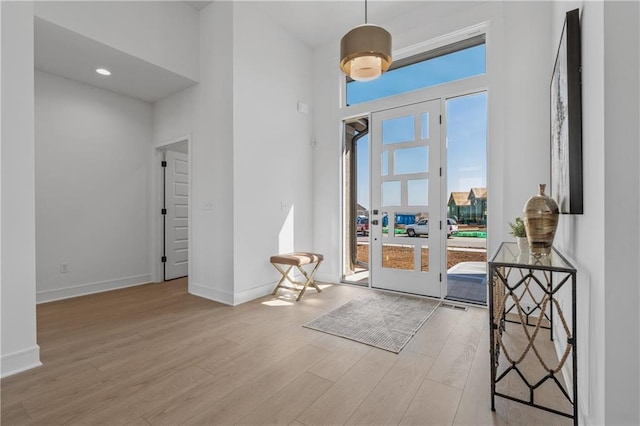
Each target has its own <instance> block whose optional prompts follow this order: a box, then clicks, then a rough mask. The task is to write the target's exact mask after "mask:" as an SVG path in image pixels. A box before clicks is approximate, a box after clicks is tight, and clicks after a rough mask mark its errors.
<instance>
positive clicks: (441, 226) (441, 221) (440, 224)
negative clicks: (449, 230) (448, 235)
mask: <svg viewBox="0 0 640 426" xmlns="http://www.w3.org/2000/svg"><path fill="white" fill-rule="evenodd" d="M440 230H442V221H440Z"/></svg>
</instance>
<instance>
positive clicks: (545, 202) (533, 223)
mask: <svg viewBox="0 0 640 426" xmlns="http://www.w3.org/2000/svg"><path fill="white" fill-rule="evenodd" d="M545 187H546V185H544V184H540V185H538V195H534V196H533V197H531V198H529V200H527V203H526V204H525V205H524V210H523V213H524V227H525V229H526V230H527V238H528V239H529V250H530V252H531V254H533V255H534V256H545V255H548V254H549V253H551V246H552V245H553V238H554V237H555V235H556V229H557V228H558V213H559V211H558V204H556V202H555V201H554V200H553V199H552V198H549V197H547V196H546V195H545V193H544V189H545Z"/></svg>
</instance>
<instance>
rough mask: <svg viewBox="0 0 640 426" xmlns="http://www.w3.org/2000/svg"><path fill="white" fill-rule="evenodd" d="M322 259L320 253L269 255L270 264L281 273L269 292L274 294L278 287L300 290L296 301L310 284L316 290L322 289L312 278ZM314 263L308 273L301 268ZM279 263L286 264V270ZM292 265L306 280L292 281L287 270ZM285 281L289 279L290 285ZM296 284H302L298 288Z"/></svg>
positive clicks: (289, 269)
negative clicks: (285, 283)
mask: <svg viewBox="0 0 640 426" xmlns="http://www.w3.org/2000/svg"><path fill="white" fill-rule="evenodd" d="M323 260H324V257H323V256H322V255H321V254H317V253H307V252H295V253H285V254H278V255H275V256H271V259H270V262H271V264H272V265H273V266H274V267H275V268H276V269H277V270H278V271H279V272H280V273H281V274H282V278H280V281H278V284H277V285H276V287H275V288H274V289H273V292H272V293H271V294H276V293H277V291H278V289H279V288H286V289H289V290H296V291H299V292H300V293H299V294H298V298H297V299H296V301H299V300H300V299H302V296H303V295H304V292H305V291H306V290H307V287H308V286H310V285H311V286H313V287H314V288H315V289H316V290H317V291H318V292H320V291H322V290H320V287H318V286H317V285H316V283H315V281H314V280H313V275H314V274H315V273H316V271H317V270H318V267H319V266H320V264H321V263H322V261H323ZM314 263H315V266H314V268H313V270H312V271H311V272H310V273H307V271H305V270H304V268H302V266H303V265H311V264H314ZM280 265H286V270H285V269H284V268H283V267H282V266H280ZM293 267H296V268H298V270H299V271H300V273H301V274H302V275H303V276H304V278H305V279H306V281H304V282H300V281H294V280H293V279H291V277H289V272H290V271H291V269H292V268H293ZM285 281H289V282H290V283H291V287H289V286H286V285H284V282H285ZM296 286H302V288H298V287H296Z"/></svg>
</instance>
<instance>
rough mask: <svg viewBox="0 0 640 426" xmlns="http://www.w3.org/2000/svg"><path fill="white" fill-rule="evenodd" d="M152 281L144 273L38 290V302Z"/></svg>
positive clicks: (148, 275) (149, 276)
mask: <svg viewBox="0 0 640 426" xmlns="http://www.w3.org/2000/svg"><path fill="white" fill-rule="evenodd" d="M150 282H151V274H144V275H137V276H134V277H125V278H118V279H115V280H109V281H100V282H95V283H88V284H80V285H75V286H71V287H64V288H59V289H55V290H45V291H38V292H36V303H46V302H53V301H55V300H62V299H69V298H72V297H78V296H86V295H87V294H94V293H102V292H104V291H110V290H117V289H119V288H126V287H133V286H136V285H141V284H148V283H150Z"/></svg>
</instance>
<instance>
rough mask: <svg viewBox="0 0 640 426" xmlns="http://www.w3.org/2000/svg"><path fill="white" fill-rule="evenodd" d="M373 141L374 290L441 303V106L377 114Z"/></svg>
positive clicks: (430, 104) (371, 220) (423, 105)
mask: <svg viewBox="0 0 640 426" xmlns="http://www.w3.org/2000/svg"><path fill="white" fill-rule="evenodd" d="M370 136H371V155H372V158H371V210H370V216H369V230H370V244H371V259H370V265H371V286H372V287H376V288H380V289H388V290H395V291H402V292H406V293H413V294H420V295H425V296H433V297H440V291H441V285H440V280H441V274H440V273H441V263H442V241H443V239H442V238H443V235H445V234H444V232H445V229H446V223H445V224H444V225H445V226H441V221H442V217H441V210H442V209H441V195H440V193H441V176H440V174H441V170H440V100H433V101H428V102H422V103H419V104H415V105H408V106H404V107H400V108H393V109H389V110H384V111H379V112H375V113H373V114H372V115H371V134H370ZM424 220H426V221H428V224H429V226H428V228H429V231H428V234H426V233H424V234H423V233H414V232H411V233H410V234H411V235H413V236H409V234H408V233H407V226H409V225H413V224H414V223H416V222H420V221H424ZM409 229H411V227H410V226H409ZM421 229H424V227H423V228H421Z"/></svg>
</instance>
